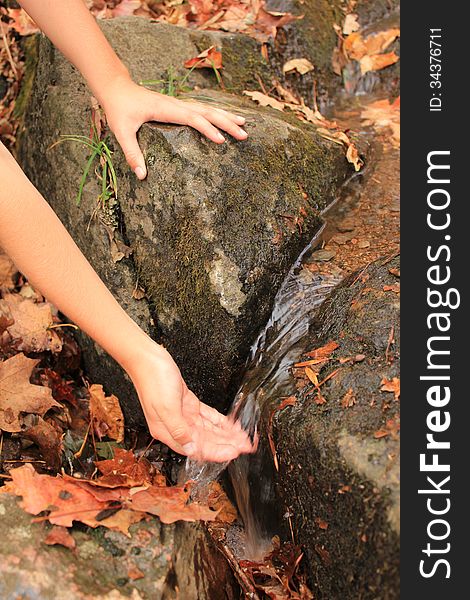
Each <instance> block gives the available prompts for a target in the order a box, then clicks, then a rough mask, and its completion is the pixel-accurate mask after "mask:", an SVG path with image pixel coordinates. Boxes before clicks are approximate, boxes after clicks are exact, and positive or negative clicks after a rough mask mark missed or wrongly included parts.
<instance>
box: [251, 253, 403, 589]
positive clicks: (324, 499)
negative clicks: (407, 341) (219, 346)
mask: <svg viewBox="0 0 470 600" xmlns="http://www.w3.org/2000/svg"><path fill="white" fill-rule="evenodd" d="M390 269H395V270H396V269H399V259H398V258H395V259H393V260H392V261H386V260H383V261H380V260H379V261H378V262H377V263H375V264H373V265H371V266H369V267H368V268H366V269H363V270H362V271H359V272H358V273H355V274H354V275H352V276H351V277H349V278H348V279H346V280H345V281H344V282H343V283H342V284H340V286H339V287H338V288H336V290H335V291H334V292H332V294H331V295H330V296H329V297H328V299H327V300H326V301H325V302H324V304H323V305H322V306H321V307H320V309H319V310H318V312H317V313H316V314H315V315H314V318H313V319H312V321H311V322H310V329H309V333H308V334H307V335H306V336H305V338H304V339H303V340H302V343H301V344H299V345H298V347H299V348H300V347H303V350H304V351H310V350H313V349H316V348H320V347H322V346H324V345H325V344H327V343H328V342H330V341H335V342H337V343H338V344H339V347H338V348H337V349H336V350H335V351H334V353H333V354H332V355H331V360H330V361H329V362H328V363H327V365H326V366H325V367H324V368H323V369H322V370H321V372H320V375H319V380H320V381H321V380H324V379H326V378H327V377H328V376H329V375H331V374H332V373H333V371H334V370H335V369H338V368H339V371H338V372H337V373H336V375H334V376H333V377H332V378H331V379H329V380H328V381H327V382H326V383H325V384H324V385H323V386H322V388H321V390H322V395H323V396H324V398H325V400H326V402H325V403H324V404H319V403H317V402H316V401H315V396H316V394H315V389H314V387H313V386H312V384H310V383H307V385H305V387H300V389H299V381H298V380H297V385H296V381H294V380H293V379H292V380H291V384H290V387H287V388H284V389H283V391H282V393H281V394H280V395H277V396H276V394H271V393H270V392H269V390H272V389H273V381H272V379H273V377H274V376H275V375H271V376H270V377H268V379H267V380H266V381H265V383H264V384H263V386H262V387H261V388H260V389H259V390H258V392H257V397H258V400H259V402H260V405H261V412H262V420H261V431H262V432H263V438H262V443H261V445H260V446H261V448H260V450H259V452H258V455H257V456H256V457H255V458H254V459H251V464H250V467H249V469H250V471H249V481H250V485H251V488H252V498H253V501H252V509H253V510H254V511H255V512H256V511H257V513H258V519H259V520H260V522H261V523H262V524H264V527H265V529H267V530H268V531H269V533H270V534H271V535H272V534H273V533H275V532H278V531H279V527H280V523H282V522H284V523H285V529H286V531H285V532H286V534H287V536H288V537H289V538H290V535H291V534H290V528H289V527H288V524H287V519H286V516H287V517H289V518H290V519H291V525H292V530H293V535H294V538H295V540H296V542H298V543H300V544H302V545H303V546H304V548H305V556H306V560H307V569H308V574H309V580H310V583H311V586H312V589H313V592H314V595H315V598H321V599H328V600H339V599H340V598H345V599H346V598H347V599H353V598H354V599H355V598H363V599H365V600H374V599H377V598H380V599H381V600H395V599H397V598H398V597H399V527H400V525H399V460H400V459H399V439H398V430H399V423H400V417H399V401H398V400H397V399H396V398H395V395H394V394H393V393H392V392H389V391H383V390H382V389H381V388H382V386H383V379H384V378H386V379H387V380H389V381H391V380H393V378H394V377H398V376H399V375H398V372H399V364H398V363H399V348H400V346H399V341H400V340H399V296H398V295H397V293H396V292H397V278H396V276H395V275H394V274H392V273H391V272H390ZM384 288H385V289H384ZM391 288H392V289H391ZM286 350H287V349H286ZM289 356H291V355H289ZM355 357H357V359H356V358H355ZM301 358H302V351H301V350H299V351H298V353H297V356H295V357H294V360H293V362H297V361H299V360H301ZM340 358H342V359H349V360H347V361H346V362H344V360H343V361H342V362H341V361H339V359H340ZM268 367H269V365H268ZM273 372H274V373H276V369H275V368H274V369H273ZM350 390H351V391H350ZM347 395H348V396H347ZM287 396H294V398H295V401H294V404H293V405H288V406H286V407H285V408H284V409H282V410H280V411H278V412H276V413H275V416H274V419H273V418H272V414H273V410H275V409H276V408H277V407H278V406H279V405H280V404H281V402H282V400H283V398H284V397H287ZM345 396H346V397H347V398H348V397H349V400H350V402H349V403H346V401H345V400H344V398H345ZM291 404H292V402H291ZM345 404H348V406H345ZM271 421H273V423H272V425H271V424H270V423H271ZM267 430H270V431H271V434H272V441H273V443H274V447H275V448H276V454H277V457H278V461H279V471H278V472H276V470H275V469H274V466H273V455H272V451H271V450H270V448H269V444H268V443H267V441H266V431H267ZM276 511H277V514H276Z"/></svg>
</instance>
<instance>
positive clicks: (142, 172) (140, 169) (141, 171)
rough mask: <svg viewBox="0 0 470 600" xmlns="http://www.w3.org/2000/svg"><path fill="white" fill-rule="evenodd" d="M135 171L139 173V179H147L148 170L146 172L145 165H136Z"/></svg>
mask: <svg viewBox="0 0 470 600" xmlns="http://www.w3.org/2000/svg"><path fill="white" fill-rule="evenodd" d="M134 173H135V174H136V175H137V177H138V178H139V179H145V175H146V172H145V169H144V168H143V167H136V168H135V169H134Z"/></svg>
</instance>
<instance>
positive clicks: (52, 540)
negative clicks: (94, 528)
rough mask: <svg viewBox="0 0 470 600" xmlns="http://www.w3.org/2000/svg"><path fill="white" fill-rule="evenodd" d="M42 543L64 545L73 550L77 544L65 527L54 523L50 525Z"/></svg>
mask: <svg viewBox="0 0 470 600" xmlns="http://www.w3.org/2000/svg"><path fill="white" fill-rule="evenodd" d="M44 543H45V544H47V545H48V546H55V545H59V546H64V547H65V548H69V549H70V550H73V549H74V548H75V547H76V545H77V544H76V542H75V539H74V538H73V537H72V535H71V534H70V532H69V530H68V529H67V528H66V527H60V526H59V525H54V526H53V527H52V529H51V530H50V531H49V533H48V534H47V536H46V537H45V539H44Z"/></svg>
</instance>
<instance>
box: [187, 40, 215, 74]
mask: <svg viewBox="0 0 470 600" xmlns="http://www.w3.org/2000/svg"><path fill="white" fill-rule="evenodd" d="M184 66H185V67H186V69H192V68H193V67H194V68H196V69H203V68H211V69H217V70H218V69H222V53H221V52H220V51H219V50H217V49H216V47H215V46H211V47H210V48H207V50H204V51H203V52H201V53H200V54H198V55H197V56H195V57H194V58H190V59H189V60H187V61H186V62H185V63H184Z"/></svg>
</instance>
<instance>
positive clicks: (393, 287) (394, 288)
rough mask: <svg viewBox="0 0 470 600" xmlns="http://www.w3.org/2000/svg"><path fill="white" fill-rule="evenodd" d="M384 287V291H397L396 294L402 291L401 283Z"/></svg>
mask: <svg viewBox="0 0 470 600" xmlns="http://www.w3.org/2000/svg"><path fill="white" fill-rule="evenodd" d="M382 289H383V291H384V292H395V294H399V293H400V284H399V283H396V284H394V285H384V286H383V288H382Z"/></svg>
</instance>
